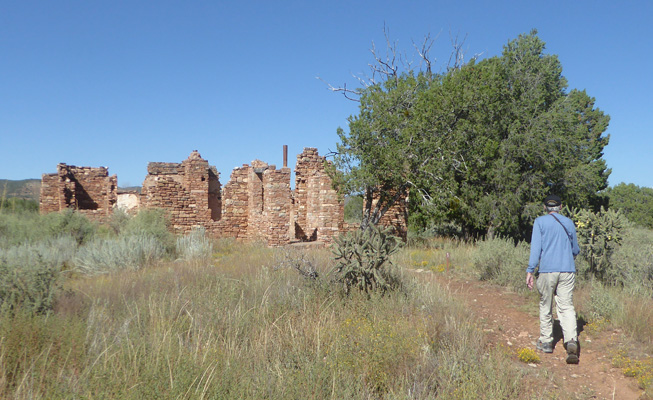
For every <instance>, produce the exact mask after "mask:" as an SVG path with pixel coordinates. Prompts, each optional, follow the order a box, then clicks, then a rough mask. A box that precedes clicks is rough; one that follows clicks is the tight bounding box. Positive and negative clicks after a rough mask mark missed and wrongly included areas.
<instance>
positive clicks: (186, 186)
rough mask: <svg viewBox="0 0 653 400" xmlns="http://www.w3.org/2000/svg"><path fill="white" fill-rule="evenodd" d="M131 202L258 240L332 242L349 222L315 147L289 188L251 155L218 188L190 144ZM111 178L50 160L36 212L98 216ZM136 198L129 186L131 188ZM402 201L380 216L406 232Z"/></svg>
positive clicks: (113, 195)
mask: <svg viewBox="0 0 653 400" xmlns="http://www.w3.org/2000/svg"><path fill="white" fill-rule="evenodd" d="M147 172H148V175H147V177H146V178H145V180H144V182H143V187H142V190H141V194H140V197H138V199H139V201H138V203H139V204H138V205H136V206H132V208H161V209H164V210H166V211H167V212H168V213H169V215H170V218H171V224H172V228H173V230H174V231H175V232H177V233H187V232H189V231H190V230H191V229H193V228H194V227H204V228H205V229H206V230H207V232H208V233H209V234H210V235H211V236H213V237H215V238H235V239H237V240H247V241H262V242H264V243H266V244H267V245H268V246H282V245H285V244H288V243H291V242H293V241H321V242H324V243H327V244H328V243H331V242H333V240H334V238H335V237H336V236H337V235H338V234H340V233H341V232H344V231H347V230H352V229H355V228H356V227H354V226H349V225H348V224H345V223H344V202H343V201H341V200H340V199H339V197H338V194H337V192H336V191H335V190H334V189H333V188H332V182H331V179H330V177H329V176H328V174H327V173H326V171H325V157H322V156H320V155H319V154H318V152H317V149H315V148H305V149H304V151H303V152H302V153H301V154H299V155H298V156H297V164H296V168H295V173H296V179H295V190H294V191H292V190H291V189H290V179H291V170H290V168H287V167H283V168H281V169H276V167H275V166H274V165H268V164H267V163H265V162H263V161H260V160H254V161H252V164H251V165H247V164H243V166H242V167H238V168H235V169H234V170H233V171H232V173H231V176H230V180H229V182H228V183H227V184H226V185H225V186H224V187H223V186H222V185H221V183H220V179H219V178H220V175H219V173H218V171H217V170H216V168H215V167H213V166H210V165H209V163H208V161H207V160H204V159H203V158H202V157H201V156H200V154H199V153H198V152H197V151H193V152H192V153H191V154H190V156H189V157H188V159H186V160H184V161H182V162H181V163H161V162H151V163H149V164H148V166H147ZM117 186H118V185H117V178H116V176H115V175H114V176H111V177H109V176H108V170H107V169H106V168H88V167H75V166H68V165H66V164H59V165H58V166H57V173H56V174H43V177H42V186H41V204H40V205H41V212H42V213H47V212H55V211H61V210H63V209H65V208H76V209H77V210H79V211H80V212H83V213H85V214H86V215H89V217H91V218H93V219H95V220H99V221H104V220H106V219H107V218H108V217H109V216H110V215H111V213H112V211H113V208H114V207H115V206H117V198H118V197H117ZM130 196H132V197H137V196H138V195H136V194H135V193H132V194H130ZM405 214H406V207H405V202H402V203H401V204H397V205H396V206H395V207H393V209H392V210H390V211H389V212H388V213H387V214H386V216H385V217H384V219H383V220H382V221H381V222H382V223H385V224H388V225H393V226H397V227H398V230H399V232H398V233H399V234H400V235H401V233H402V232H403V235H402V237H405V231H406V230H405V226H406V222H405V221H406V219H405Z"/></svg>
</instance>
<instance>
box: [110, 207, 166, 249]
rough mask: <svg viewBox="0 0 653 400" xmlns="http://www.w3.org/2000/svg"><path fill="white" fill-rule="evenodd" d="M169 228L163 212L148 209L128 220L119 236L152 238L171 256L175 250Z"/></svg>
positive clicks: (156, 209)
mask: <svg viewBox="0 0 653 400" xmlns="http://www.w3.org/2000/svg"><path fill="white" fill-rule="evenodd" d="M169 226H170V219H169V217H168V215H167V214H166V211H165V210H162V209H158V208H150V209H145V210H141V211H140V212H139V213H138V214H136V216H135V217H134V218H131V219H129V220H128V221H127V223H126V224H125V227H124V228H123V229H122V230H121V234H122V235H125V236H132V235H146V236H153V237H154V238H156V240H157V241H158V242H159V243H161V244H162V245H163V247H164V248H165V250H166V252H168V253H170V254H171V253H172V252H173V251H174V250H175V237H174V235H173V234H172V233H171V232H170V230H169Z"/></svg>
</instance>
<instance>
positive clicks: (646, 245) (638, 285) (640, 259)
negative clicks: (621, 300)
mask: <svg viewBox="0 0 653 400" xmlns="http://www.w3.org/2000/svg"><path fill="white" fill-rule="evenodd" d="M651 243H653V230H650V229H642V228H629V229H626V230H625V231H624V234H623V240H622V243H621V246H620V247H619V248H618V249H617V250H615V252H614V254H613V255H612V259H611V261H612V266H613V268H612V269H611V271H613V272H615V274H613V275H614V276H613V278H612V279H613V281H614V283H616V284H619V285H623V286H625V287H629V288H630V289H634V290H635V291H638V292H643V294H646V293H649V295H650V293H653V246H651Z"/></svg>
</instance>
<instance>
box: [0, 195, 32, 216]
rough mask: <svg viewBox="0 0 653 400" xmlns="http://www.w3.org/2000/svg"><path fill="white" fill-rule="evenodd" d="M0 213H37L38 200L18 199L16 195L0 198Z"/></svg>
mask: <svg viewBox="0 0 653 400" xmlns="http://www.w3.org/2000/svg"><path fill="white" fill-rule="evenodd" d="M0 200H1V201H0V213H12V214H22V213H26V212H27V213H37V212H38V211H39V202H38V201H36V200H31V199H20V198H18V197H11V198H8V199H0Z"/></svg>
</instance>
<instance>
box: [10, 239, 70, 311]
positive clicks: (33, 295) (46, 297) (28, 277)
mask: <svg viewBox="0 0 653 400" xmlns="http://www.w3.org/2000/svg"><path fill="white" fill-rule="evenodd" d="M73 243H74V242H73ZM57 250H60V249H59V248H58V247H56V246H48V245H47V244H40V245H24V246H20V247H17V248H11V249H9V250H8V251H3V252H2V253H1V254H0V309H2V311H9V312H12V313H13V312H14V311H16V310H17V309H22V310H24V311H26V312H28V313H46V312H48V311H50V310H52V308H53V306H54V298H55V294H56V292H57V290H58V288H59V285H58V277H59V273H60V266H61V264H62V263H64V262H66V261H67V260H66V258H68V257H67V256H66V255H65V254H62V253H61V252H58V251H57ZM65 251H66V250H65V249H64V250H63V252H65Z"/></svg>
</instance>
